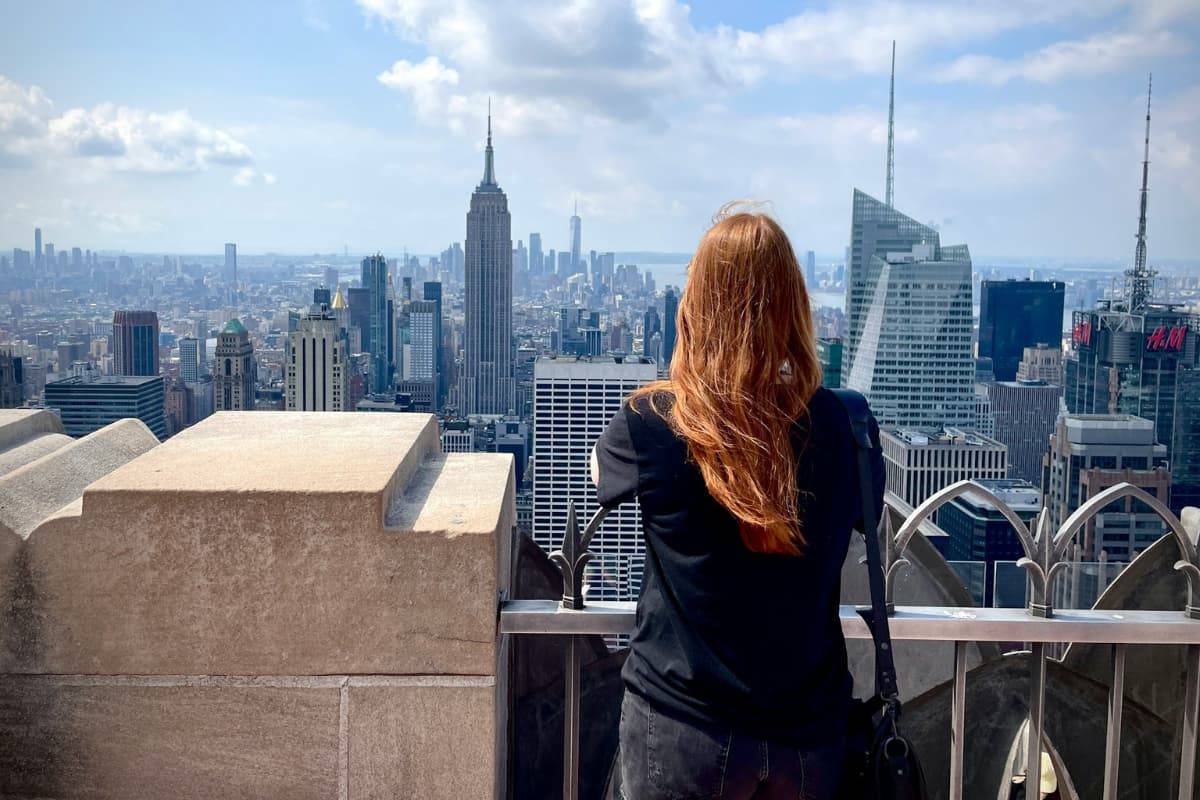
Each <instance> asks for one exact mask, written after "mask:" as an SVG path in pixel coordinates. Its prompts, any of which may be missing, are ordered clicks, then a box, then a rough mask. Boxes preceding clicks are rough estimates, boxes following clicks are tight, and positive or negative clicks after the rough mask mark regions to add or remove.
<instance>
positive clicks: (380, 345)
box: [350, 253, 392, 394]
mask: <svg viewBox="0 0 1200 800" xmlns="http://www.w3.org/2000/svg"><path fill="white" fill-rule="evenodd" d="M362 289H363V292H364V294H363V296H362V299H363V300H364V301H365V304H366V312H365V317H364V318H363V323H362V324H364V325H365V330H364V332H363V347H364V348H366V350H367V352H369V353H370V354H371V358H370V368H369V379H368V384H369V391H370V392H371V393H372V394H387V393H388V392H389V391H391V388H392V368H391V363H390V361H389V358H388V353H389V344H388V343H389V341H390V340H391V336H392V334H391V333H390V330H391V327H392V325H391V320H390V319H389V314H388V266H387V259H385V258H384V257H383V256H382V255H380V254H378V253H376V254H375V255H373V256H367V257H366V258H364V259H363V260H362ZM350 302H351V308H353V307H354V296H353V295H352V296H351V301H350Z"/></svg>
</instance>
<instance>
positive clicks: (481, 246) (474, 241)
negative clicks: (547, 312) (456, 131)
mask: <svg viewBox="0 0 1200 800" xmlns="http://www.w3.org/2000/svg"><path fill="white" fill-rule="evenodd" d="M493 157H494V155H493V151H492V115H491V111H490V109H489V111H488V134H487V147H486V148H485V149H484V163H483V180H482V181H480V182H479V185H478V186H477V187H475V191H474V192H473V193H472V194H471V208H470V211H468V212H467V250H466V305H465V309H464V311H465V317H466V319H465V323H464V328H465V330H464V334H465V336H464V338H465V341H464V348H463V367H462V376H461V378H460V381H459V390H458V396H459V406H460V408H459V411H460V413H462V414H463V415H468V414H507V413H508V412H509V410H510V409H511V408H513V406H514V404H515V403H516V392H515V387H514V382H513V371H512V218H511V217H510V215H509V213H508V198H507V197H506V196H505V194H504V192H503V191H502V190H501V189H500V186H499V185H498V184H497V183H496V173H495V166H494V163H493Z"/></svg>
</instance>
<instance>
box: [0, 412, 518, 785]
mask: <svg viewBox="0 0 1200 800" xmlns="http://www.w3.org/2000/svg"><path fill="white" fill-rule="evenodd" d="M513 491H514V488H513V470H512V464H511V458H510V457H509V456H507V455H495V454H447V455H443V454H442V453H441V452H440V448H439V443H438V435H437V423H436V421H435V420H434V419H433V417H431V416H428V415H420V414H332V413H329V414H315V413H313V414H303V413H283V412H254V413H245V412H242V413H238V412H225V413H220V414H217V415H215V416H213V417H211V418H210V419H208V420H206V421H204V422H202V423H201V424H199V425H197V426H195V427H193V428H191V429H189V430H187V431H184V432H183V433H181V434H180V435H178V436H176V437H174V438H172V439H170V440H168V441H167V442H164V443H163V444H161V445H158V446H157V447H154V448H153V449H151V450H149V451H148V452H146V453H144V454H143V455H140V456H138V457H137V458H135V459H133V460H132V461H129V462H128V463H126V464H124V465H123V466H120V467H118V468H117V469H115V470H114V471H112V472H109V473H108V474H107V475H105V476H103V477H101V478H99V479H98V480H96V481H95V482H94V483H91V484H90V485H89V486H88V487H87V489H86V490H85V491H84V492H83V496H82V498H80V499H78V500H75V501H73V502H71V503H68V504H67V505H66V506H64V507H63V508H61V509H59V510H58V511H56V512H54V513H52V514H50V515H48V516H47V517H46V518H45V519H44V520H43V521H41V522H40V524H38V525H37V526H36V527H35V528H34V529H33V530H32V531H31V532H30V533H29V534H28V535H27V536H26V537H23V538H21V537H14V536H13V535H12V534H9V535H8V539H6V540H5V541H4V542H3V543H0V619H3V624H0V796H8V795H16V796H37V797H113V798H117V797H119V798H135V797H148V798H149V797H172V798H176V797H180V798H182V797H196V798H201V797H204V798H209V797H256V798H259V797H281V798H283V797H286V798H306V797H313V798H318V797H320V798H354V797H421V798H440V797H445V798H471V797H491V796H492V794H493V787H494V780H495V774H496V769H497V765H496V762H495V752H496V751H495V746H494V742H495V737H496V729H497V723H496V694H495V692H496V688H495V687H496V678H495V673H496V663H497V658H496V646H497V645H496V608H497V605H496V604H497V593H498V591H499V588H500V586H501V585H502V582H503V581H504V579H505V577H506V576H505V574H504V571H503V568H502V564H503V555H502V554H504V553H507V552H508V547H509V542H510V539H509V537H510V535H511V529H512V526H513V522H514V514H515V512H514V507H513ZM2 500H3V498H0V502H2Z"/></svg>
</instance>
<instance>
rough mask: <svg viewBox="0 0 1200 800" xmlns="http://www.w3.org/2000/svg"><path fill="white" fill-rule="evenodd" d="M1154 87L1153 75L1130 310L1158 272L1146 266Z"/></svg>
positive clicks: (1141, 302)
mask: <svg viewBox="0 0 1200 800" xmlns="http://www.w3.org/2000/svg"><path fill="white" fill-rule="evenodd" d="M1153 88H1154V75H1153V73H1151V75H1150V80H1149V82H1148V83H1147V85H1146V143H1145V150H1144V152H1143V154H1142V191H1141V209H1140V213H1139V215H1138V231H1137V247H1136V248H1135V250H1134V254H1133V268H1132V269H1129V270H1126V271H1125V283H1126V286H1127V287H1128V289H1127V292H1126V298H1125V299H1126V302H1128V304H1129V310H1130V311H1139V310H1141V309H1142V308H1143V307H1144V306H1145V305H1146V303H1147V302H1148V301H1149V300H1150V295H1151V292H1152V290H1153V288H1154V276H1155V275H1157V274H1158V273H1157V272H1155V271H1154V270H1152V269H1150V268H1149V267H1148V266H1146V197H1147V193H1148V192H1149V188H1150V187H1149V184H1150V93H1151V90H1152V89H1153Z"/></svg>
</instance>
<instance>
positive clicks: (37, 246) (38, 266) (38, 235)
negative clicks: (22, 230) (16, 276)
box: [33, 228, 42, 273]
mask: <svg viewBox="0 0 1200 800" xmlns="http://www.w3.org/2000/svg"><path fill="white" fill-rule="evenodd" d="M33 268H34V269H35V270H36V271H37V272H38V273H41V271H42V229H41V228H34V229H33Z"/></svg>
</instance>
